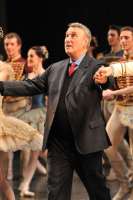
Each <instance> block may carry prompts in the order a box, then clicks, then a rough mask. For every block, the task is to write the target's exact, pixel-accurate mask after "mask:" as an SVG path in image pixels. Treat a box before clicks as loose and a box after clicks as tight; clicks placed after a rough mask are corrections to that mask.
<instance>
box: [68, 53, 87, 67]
mask: <svg viewBox="0 0 133 200" xmlns="http://www.w3.org/2000/svg"><path fill="white" fill-rule="evenodd" d="M84 56H85V54H82V55H81V56H80V57H79V58H78V59H77V60H76V61H74V63H75V64H76V65H77V67H78V66H79V65H80V63H81V62H82V60H83V58H84ZM72 62H73V61H72V59H71V58H70V63H72Z"/></svg>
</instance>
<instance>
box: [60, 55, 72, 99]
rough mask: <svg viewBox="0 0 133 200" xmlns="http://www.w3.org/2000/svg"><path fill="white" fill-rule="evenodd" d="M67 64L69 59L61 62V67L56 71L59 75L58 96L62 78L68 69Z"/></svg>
mask: <svg viewBox="0 0 133 200" xmlns="http://www.w3.org/2000/svg"><path fill="white" fill-rule="evenodd" d="M68 64H69V59H66V60H65V61H64V63H63V66H62V65H61V68H60V69H59V70H60V71H59V72H58V74H59V75H60V77H59V96H60V93H61V89H62V86H63V83H64V79H65V76H66V71H67V69H68Z"/></svg>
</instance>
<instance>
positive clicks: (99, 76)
mask: <svg viewBox="0 0 133 200" xmlns="http://www.w3.org/2000/svg"><path fill="white" fill-rule="evenodd" d="M104 68H105V67H103V66H102V67H100V68H99V69H98V70H97V71H96V73H95V74H94V76H93V78H94V80H95V82H96V83H98V84H104V83H106V82H107V76H106V73H104V72H103V69H104Z"/></svg>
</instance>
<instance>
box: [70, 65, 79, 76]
mask: <svg viewBox="0 0 133 200" xmlns="http://www.w3.org/2000/svg"><path fill="white" fill-rule="evenodd" d="M76 66H77V65H76V63H71V65H70V66H69V69H68V74H69V76H72V75H73V73H74V71H75V68H76Z"/></svg>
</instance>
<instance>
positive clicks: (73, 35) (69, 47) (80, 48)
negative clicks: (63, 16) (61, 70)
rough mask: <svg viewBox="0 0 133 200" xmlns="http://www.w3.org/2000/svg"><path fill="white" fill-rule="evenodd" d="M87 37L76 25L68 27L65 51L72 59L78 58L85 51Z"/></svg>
mask: <svg viewBox="0 0 133 200" xmlns="http://www.w3.org/2000/svg"><path fill="white" fill-rule="evenodd" d="M88 42H89V41H88V37H87V35H86V34H85V32H84V31H83V30H82V29H81V28H78V27H70V28H68V30H67V32H66V36H65V52H66V53H67V54H68V55H69V56H70V57H72V58H73V59H78V58H79V57H80V56H81V55H82V54H84V53H85V52H86V51H87V48H88Z"/></svg>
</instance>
